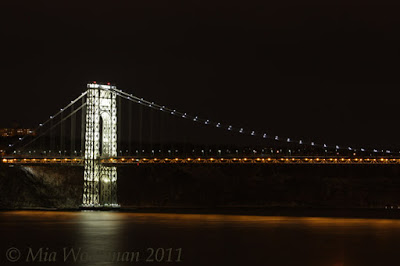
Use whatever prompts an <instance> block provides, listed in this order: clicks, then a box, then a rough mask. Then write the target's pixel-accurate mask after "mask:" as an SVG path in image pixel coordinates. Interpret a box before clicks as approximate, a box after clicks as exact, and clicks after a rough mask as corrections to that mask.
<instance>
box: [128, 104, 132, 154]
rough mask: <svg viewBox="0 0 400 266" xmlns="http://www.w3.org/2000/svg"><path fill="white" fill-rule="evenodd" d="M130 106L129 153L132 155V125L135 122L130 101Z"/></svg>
mask: <svg viewBox="0 0 400 266" xmlns="http://www.w3.org/2000/svg"><path fill="white" fill-rule="evenodd" d="M128 104H129V110H128V115H129V121H128V122H129V125H128V127H129V133H128V136H129V138H128V152H129V155H132V123H133V121H132V102H131V101H129V103H128Z"/></svg>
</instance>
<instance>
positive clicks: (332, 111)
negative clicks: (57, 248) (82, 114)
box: [0, 0, 400, 147]
mask: <svg viewBox="0 0 400 266" xmlns="http://www.w3.org/2000/svg"><path fill="white" fill-rule="evenodd" d="M5 2H9V3H5ZM267 2H279V3H280V4H269V3H267ZM318 2H325V1H318ZM376 2H378V1H376ZM316 3H317V2H315V3H313V2H305V1H293V2H290V1H259V2H254V1H252V2H247V1H209V0H206V1H165V0H162V1H142V0H140V1H108V3H107V4H105V3H103V2H98V1H94V2H89V1H81V3H80V4H71V2H68V4H61V3H59V1H26V2H24V1H2V3H1V4H0V10H1V16H0V36H1V52H0V53H1V60H0V63H1V64H0V65H1V74H0V75H1V81H2V88H1V98H0V99H1V100H0V112H1V114H2V115H1V117H0V127H9V126H12V125H13V124H15V123H17V124H19V125H21V126H22V127H34V126H35V125H37V124H38V123H40V122H42V121H44V120H46V119H47V118H48V117H49V115H51V114H53V113H55V112H56V111H57V110H59V109H60V108H61V107H63V106H65V105H66V104H67V103H69V102H70V101H71V100H73V99H74V98H76V97H77V96H79V95H80V94H81V93H82V92H83V91H84V90H85V88H86V83H88V82H90V81H93V80H96V81H98V82H101V81H104V82H112V83H115V84H116V85H117V87H118V88H120V89H122V90H124V91H126V92H130V93H133V94H135V95H137V96H139V97H144V98H145V99H148V100H151V101H154V102H156V103H159V104H162V105H166V106H169V107H171V108H175V109H177V110H181V111H184V112H188V113H190V114H195V115H200V116H203V117H206V118H210V119H213V120H215V121H221V122H226V123H232V124H235V125H238V126H241V125H243V127H247V128H250V129H253V128H254V129H255V130H262V131H266V132H272V133H273V134H277V135H283V136H289V137H297V138H304V139H315V140H317V141H321V142H326V143H330V144H341V143H343V144H356V145H357V144H360V145H361V144H367V145H368V144H376V145H377V146H383V147H387V146H388V145H389V146H390V145H393V146H400V127H399V124H400V121H399V114H400V110H399V105H398V102H399V73H400V67H399V66H400V63H399V62H400V54H399V49H400V43H399V38H400V37H399V36H400V35H399V32H400V16H399V11H400V8H399V6H389V5H382V6H381V5H373V4H360V3H364V2H363V1H359V2H355V1H342V2H341V3H340V2H339V1H336V3H335V4H326V5H323V4H316Z"/></svg>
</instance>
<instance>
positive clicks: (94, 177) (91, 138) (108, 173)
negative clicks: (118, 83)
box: [82, 83, 119, 208]
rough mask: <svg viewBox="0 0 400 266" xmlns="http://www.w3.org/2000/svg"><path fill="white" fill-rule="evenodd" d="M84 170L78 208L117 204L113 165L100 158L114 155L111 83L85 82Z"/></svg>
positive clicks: (115, 125)
mask: <svg viewBox="0 0 400 266" xmlns="http://www.w3.org/2000/svg"><path fill="white" fill-rule="evenodd" d="M87 87H88V91H87V100H86V104H87V105H86V126H85V172H84V188H83V203H82V207H84V208H85V207H86V208H87V207H89V208H90V207H111V208H115V207H119V205H118V203H117V168H116V167H113V166H105V165H103V164H101V162H100V160H101V159H105V158H110V157H115V156H117V105H116V94H115V92H113V91H112V89H115V86H109V85H100V84H95V83H91V84H88V85H87Z"/></svg>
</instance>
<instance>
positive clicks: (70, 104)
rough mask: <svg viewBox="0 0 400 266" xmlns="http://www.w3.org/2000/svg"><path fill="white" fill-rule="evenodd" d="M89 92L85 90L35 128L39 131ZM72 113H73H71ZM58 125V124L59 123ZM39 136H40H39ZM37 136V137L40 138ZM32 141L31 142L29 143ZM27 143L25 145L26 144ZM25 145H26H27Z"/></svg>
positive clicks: (12, 144) (12, 145)
mask: <svg viewBox="0 0 400 266" xmlns="http://www.w3.org/2000/svg"><path fill="white" fill-rule="evenodd" d="M86 94H87V91H85V92H83V93H82V94H81V95H80V96H79V97H77V98H76V99H75V100H73V101H71V102H70V103H69V104H67V105H66V106H65V107H64V108H61V109H60V110H59V111H58V112H57V113H55V114H54V115H51V116H50V117H49V119H47V120H46V121H44V122H43V123H40V124H39V125H38V126H37V127H36V128H35V129H34V131H35V132H38V131H39V130H40V129H41V128H43V127H44V126H46V125H47V124H49V123H50V122H51V121H52V120H54V119H55V118H57V117H58V116H59V115H61V114H62V113H63V112H65V111H66V110H67V109H69V108H70V107H71V106H72V105H74V104H75V103H76V102H77V101H79V100H80V99H82V98H83V97H84V96H85V95H86ZM82 107H83V106H81V107H79V109H81V108H82ZM70 115H71V114H70ZM65 119H66V118H64V119H63V120H65ZM57 125H58V124H57ZM54 127H55V126H53V127H52V128H54ZM48 131H49V130H47V131H46V132H48ZM27 137H28V136H27V135H26V136H24V137H21V138H18V141H17V142H15V143H11V144H9V145H8V146H9V147H14V146H15V145H16V144H17V143H22V142H23V141H24V140H25V139H26V138H27ZM38 137H39V136H38ZM38 137H37V138H38ZM37 138H35V139H34V140H36V139H37ZM30 143H32V141H31V142H29V144H30ZM26 145H27V144H26ZM26 145H25V146H26ZM25 146H24V147H25Z"/></svg>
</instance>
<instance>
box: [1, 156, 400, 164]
mask: <svg viewBox="0 0 400 266" xmlns="http://www.w3.org/2000/svg"><path fill="white" fill-rule="evenodd" d="M98 161H99V162H100V163H102V164H108V165H113V166H118V165H129V164H137V165H140V164H315V165H317V164H322V165H329V164H351V165H355V164H378V165H385V164H400V158H397V157H396V158H395V157H366V158H363V157H312V156H307V157H305V156H303V157H300V156H299V157H257V158H254V157H250V158H213V157H209V158H203V157H198V158H196V157H195V158H192V157H187V158H183V157H180V158H179V157H176V158H149V157H140V158H139V157H115V158H102V159H98ZM1 163H3V164H10V165H14V164H15V165H41V164H42V165H49V164H51V165H54V164H62V165H82V166H83V165H84V164H85V159H83V158H73V157H68V158H67V157H60V158H13V157H5V158H3V159H2V160H1Z"/></svg>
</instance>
